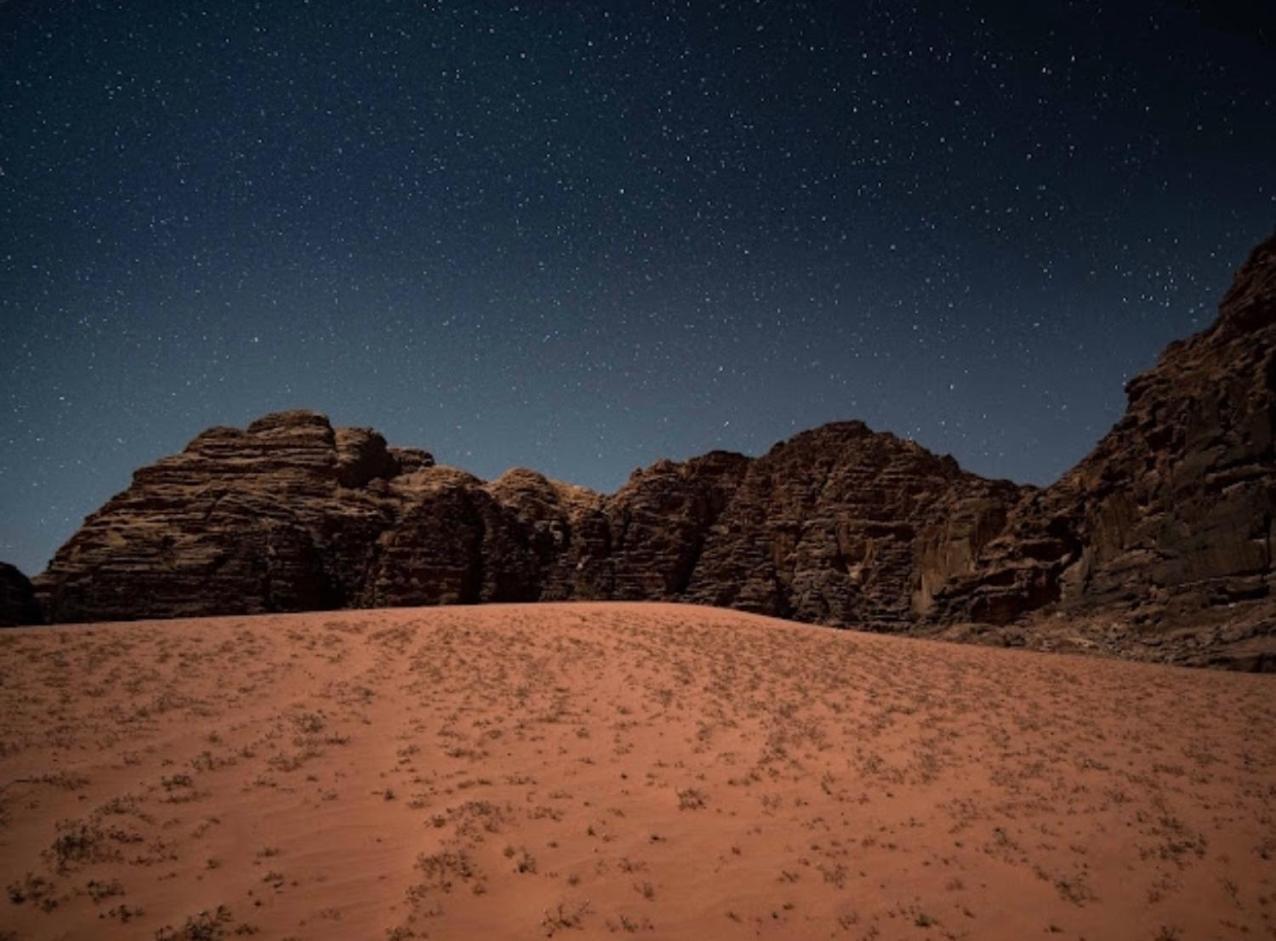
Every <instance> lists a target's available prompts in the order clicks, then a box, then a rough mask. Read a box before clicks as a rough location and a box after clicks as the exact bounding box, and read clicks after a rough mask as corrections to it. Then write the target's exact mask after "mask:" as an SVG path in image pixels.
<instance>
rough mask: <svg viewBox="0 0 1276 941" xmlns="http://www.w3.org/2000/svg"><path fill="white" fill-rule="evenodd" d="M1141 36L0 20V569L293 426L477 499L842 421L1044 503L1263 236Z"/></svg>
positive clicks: (1011, 18)
mask: <svg viewBox="0 0 1276 941" xmlns="http://www.w3.org/2000/svg"><path fill="white" fill-rule="evenodd" d="M1229 25H1230V26H1232V27H1233V28H1219V27H1218V26H1217V25H1208V26H1207V25H1203V23H1202V19H1201V17H1200V15H1199V14H1198V13H1196V12H1193V11H1192V10H1191V9H1189V8H1187V7H1185V6H1181V5H1172V4H1168V3H1141V2H1138V0H1129V2H1120V3H1115V2H1114V3H1105V4H1099V3H1059V2H1051V0H1041V2H1033V3H1018V2H1016V3H988V4H979V3H972V4H962V3H955V2H954V3H934V4H916V5H914V4H906V3H897V2H868V3H839V2H830V3H801V2H793V0H783V2H781V0H774V2H760V3H739V4H737V3H727V4H718V3H700V2H691V3H645V2H638V0H622V2H614V3H602V2H600V3H585V2H580V3H573V2H548V0H545V2H542V0H529V2H525V3H523V4H519V5H514V4H505V3H487V2H479V0H470V2H467V3H451V2H425V3H398V2H395V3H372V2H367V3H363V2H360V3H352V2H349V0H341V2H311V3H301V2H287V0H279V2H274V0H271V2H262V3H243V2H235V0H218V2H215V3H197V2H181V0H163V2H143V0H135V2H127V3H101V2H90V0H75V2H65V0H64V2H21V0H10V2H5V3H2V4H0V338H2V340H3V342H0V377H2V378H3V399H2V400H0V559H5V560H8V561H12V562H14V563H16V564H18V565H19V566H20V567H21V568H23V569H24V570H25V571H27V572H29V573H33V572H37V571H39V570H40V569H42V568H43V567H44V564H45V562H46V561H47V559H48V558H49V556H50V555H51V554H52V552H53V551H54V549H55V548H56V547H57V546H58V545H59V544H60V543H61V542H62V541H64V540H65V539H66V538H67V537H68V536H70V534H71V533H72V532H73V531H74V530H75V528H76V527H77V526H78V525H79V522H80V520H81V519H82V517H83V516H84V515H86V514H87V513H89V512H91V511H92V510H94V509H95V508H96V507H97V506H99V505H100V504H101V503H102V502H103V501H104V500H106V499H107V498H108V497H110V496H111V495H112V494H113V493H115V492H117V491H119V490H121V489H123V488H124V487H125V486H126V485H127V484H128V480H129V475H130V473H131V471H132V470H133V469H134V468H135V467H137V466H139V465H142V464H144V463H148V462H150V461H153V460H154V459H156V458H158V457H160V456H161V455H164V454H167V453H172V452H174V451H177V450H180V449H181V448H182V446H183V445H184V444H185V443H186V442H187V441H188V440H189V439H190V438H192V437H193V436H194V435H195V434H196V433H198V432H199V431H200V430H201V429H202V428H204V427H206V426H208V425H213V424H234V425H243V424H244V423H246V422H247V421H249V420H251V419H252V418H254V417H256V416H257V415H259V414H261V413H264V412H267V411H271V410H275V409H280V408H288V407H308V408H313V409H317V410H320V411H324V412H327V413H329V414H330V415H331V416H332V418H333V420H334V422H336V423H339V424H357V425H372V426H374V427H376V428H378V429H379V430H381V431H382V432H384V433H385V434H386V436H387V438H389V440H390V441H391V442H392V443H396V444H403V445H414V446H420V447H424V448H427V449H429V450H431V451H432V452H434V454H435V455H436V456H437V457H438V459H439V460H440V462H442V463H448V464H454V465H458V466H461V467H465V468H467V469H469V470H472V471H474V472H475V473H478V474H479V475H481V476H485V477H491V476H495V475H497V474H499V473H500V472H501V471H502V470H504V469H505V468H506V467H509V466H511V465H526V466H531V467H535V468H537V469H538V470H541V471H544V472H546V473H548V474H549V475H551V476H554V477H559V478H562V479H567V480H571V481H575V482H578V483H583V484H587V485H590V486H593V487H597V488H600V489H606V490H611V489H614V488H615V487H617V486H618V485H619V484H620V483H622V482H623V481H624V479H625V477H626V476H627V475H628V474H629V472H630V471H631V470H632V469H633V468H635V467H637V466H639V465H645V464H649V463H651V462H652V461H654V460H656V459H657V458H660V457H666V456H668V457H674V458H682V457H688V456H691V455H693V454H697V453H702V452H704V451H707V450H709V449H712V448H719V447H720V448H731V449H735V450H740V451H744V452H746V453H753V454H756V453H760V452H762V451H765V450H766V449H767V448H768V447H769V446H770V445H771V444H773V443H774V442H775V441H777V440H780V439H782V438H785V437H788V436H789V435H791V434H793V433H794V432H796V431H798V430H801V429H804V428H808V427H812V426H815V425H818V424H820V423H822V422H825V421H830V420H835V419H849V418H861V419H863V420H865V421H867V422H868V423H869V424H870V425H872V426H873V427H875V428H879V429H883V430H891V431H894V432H896V433H897V434H901V435H904V436H909V437H913V438H915V439H916V440H917V441H919V442H921V443H922V444H924V445H926V446H927V447H929V448H931V449H933V450H935V451H939V452H948V453H951V454H953V455H955V456H956V457H957V458H958V460H960V461H961V463H962V464H963V465H964V466H966V467H968V468H970V469H972V470H975V471H978V472H980V473H983V474H987V475H991V476H999V477H1000V476H1004V477H1010V478H1013V479H1016V480H1020V481H1032V482H1038V483H1048V482H1050V481H1051V480H1053V479H1054V478H1056V477H1057V476H1058V475H1059V474H1060V473H1061V472H1063V471H1064V470H1065V469H1067V468H1068V467H1069V466H1070V465H1071V464H1073V463H1074V462H1075V461H1077V460H1078V459H1079V458H1080V457H1081V456H1082V455H1083V454H1084V453H1085V452H1086V451H1087V450H1089V448H1090V447H1091V446H1092V445H1093V444H1094V442H1095V441H1096V440H1097V439H1098V438H1099V436H1100V435H1101V434H1102V433H1103V432H1104V431H1106V430H1107V428H1108V427H1109V426H1110V425H1111V423H1112V422H1113V421H1115V420H1116V418H1117V417H1119V415H1120V413H1121V410H1122V408H1123V406H1124V395H1123V393H1122V388H1121V386H1122V382H1123V381H1124V380H1125V379H1126V378H1128V377H1129V376H1130V375H1132V374H1133V373H1135V372H1137V371H1138V370H1140V369H1143V368H1146V367H1147V366H1149V365H1150V364H1151V363H1152V362H1153V361H1154V359H1155V356H1156V353H1157V352H1158V351H1159V350H1160V349H1161V348H1162V347H1163V346H1164V345H1165V344H1166V343H1167V342H1168V341H1169V340H1171V339H1174V338H1176V337H1179V336H1182V335H1185V334H1187V333H1189V332H1191V331H1194V330H1197V329H1199V328H1201V327H1203V326H1205V325H1206V324H1207V323H1208V322H1209V321H1210V320H1211V318H1212V317H1213V314H1214V311H1215V307H1216V304H1217V301H1218V298H1219V297H1220V295H1221V293H1222V292H1223V290H1224V289H1225V288H1226V286H1227V284H1228V282H1229V280H1230V276H1231V273H1232V271H1233V270H1234V269H1235V267H1236V266H1237V265H1238V264H1239V263H1240V262H1241V261H1242V259H1243V258H1244V256H1245V254H1246V252H1247V251H1248V250H1249V248H1250V247H1252V246H1253V245H1254V244H1255V243H1257V242H1258V241H1260V240H1261V239H1262V238H1263V237H1265V236H1266V235H1268V234H1270V232H1271V231H1272V228H1273V223H1274V222H1276V80H1274V79H1273V78H1272V76H1273V75H1274V74H1276V50H1274V49H1273V46H1272V45H1271V43H1270V42H1265V41H1264V39H1263V37H1262V36H1261V35H1259V34H1258V33H1257V32H1256V31H1255V30H1252V29H1250V30H1247V28H1246V26H1245V24H1244V23H1243V22H1242V23H1241V24H1240V26H1239V28H1236V24H1234V23H1233V24H1229V23H1227V22H1223V23H1222V24H1221V26H1222V27H1228V26H1229Z"/></svg>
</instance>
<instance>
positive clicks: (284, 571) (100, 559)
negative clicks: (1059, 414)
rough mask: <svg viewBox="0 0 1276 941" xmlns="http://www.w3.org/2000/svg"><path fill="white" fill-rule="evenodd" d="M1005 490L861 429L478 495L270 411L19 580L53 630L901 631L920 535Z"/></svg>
mask: <svg viewBox="0 0 1276 941" xmlns="http://www.w3.org/2000/svg"><path fill="white" fill-rule="evenodd" d="M1020 492H1021V488H1019V487H1016V486H1015V485H1014V484H1010V483H1008V482H1005V481H1000V482H995V481H987V480H984V479H982V478H979V477H976V476H975V475H973V474H968V473H966V472H964V471H962V470H961V469H960V468H959V467H958V466H957V464H956V462H955V461H953V460H952V458H946V457H945V458H941V457H937V456H935V455H933V454H931V453H930V452H928V451H926V450H925V449H924V448H922V447H920V446H919V445H917V444H915V443H913V442H911V441H904V440H901V439H899V438H896V437H895V436H894V435H889V434H878V433H875V432H873V431H871V430H869V429H868V427H866V426H865V425H863V424H862V423H860V422H847V423H840V424H834V425H827V426H825V427H823V428H820V429H816V430H815V431H811V432H806V433H804V434H801V435H798V436H797V437H795V438H793V439H792V440H790V441H787V442H784V443H782V444H779V445H777V446H776V447H775V448H773V449H772V450H771V451H770V452H769V453H768V454H766V455H765V456H763V457H761V458H758V459H756V460H754V459H750V458H747V457H745V456H743V455H740V454H731V453H727V452H724V451H715V452H712V453H710V454H706V455H704V456H702V457H697V458H692V459H691V460H688V461H685V462H680V463H679V462H674V461H667V460H666V461H658V462H657V463H655V464H653V465H652V466H651V467H648V468H645V469H641V470H637V471H635V472H634V473H633V474H632V475H631V477H630V479H629V481H628V482H627V483H626V484H625V485H624V486H623V487H621V488H620V490H618V491H617V492H616V493H614V494H611V495H603V494H598V493H594V492H593V491H590V490H587V489H585V488H583V487H575V486H572V485H569V484H563V483H559V482H557V481H552V480H549V479H547V478H546V477H544V476H543V475H541V474H538V473H536V472H534V471H530V470H523V469H516V470H511V471H509V472H507V473H505V474H503V475H502V476H501V477H499V478H498V479H496V480H494V481H492V482H490V483H488V482H484V481H482V480H479V479H478V478H477V477H474V476H473V475H471V474H468V473H466V472H465V471H461V470H457V469H455V468H450V467H440V466H435V464H434V461H433V459H432V458H431V457H430V456H429V455H427V454H425V453H424V452H409V451H399V450H396V449H394V448H388V447H387V446H386V444H385V441H384V439H383V438H382V437H381V436H380V435H378V434H376V433H375V432H372V431H370V430H368V429H358V428H335V429H334V428H333V427H332V426H331V424H330V423H329V422H328V419H327V418H325V417H324V416H322V415H317V414H314V413H311V412H304V411H294V412H283V413H278V414H274V415H267V416H265V417H264V418H261V419H259V420H258V421H256V422H253V423H252V424H251V425H249V426H248V427H247V428H246V429H243V430H240V429H235V428H224V427H219V428H212V429H209V430H208V431H205V432H203V433H202V434H200V435H199V436H197V437H196V438H195V439H194V440H193V441H192V442H191V443H190V444H189V445H188V446H187V447H186V449H185V450H184V451H182V453H181V454H177V455H174V456H172V457H167V458H164V459H162V460H160V461H158V462H157V463H155V464H153V465H151V466H150V467H146V468H143V469H141V470H139V471H137V473H136V474H134V477H133V484H132V486H131V487H129V489H128V490H126V491H125V492H124V493H121V494H119V495H118V496H116V497H115V498H113V499H112V500H111V501H110V502H108V503H107V504H106V506H104V507H103V508H102V509H101V510H99V511H98V512H97V513H95V514H93V515H92V516H91V517H89V518H88V519H87V520H86V521H85V524H84V526H83V527H82V528H81V529H80V531H79V532H78V533H76V534H75V536H74V537H72V539H71V540H70V541H69V542H68V543H67V544H66V545H65V546H63V547H62V548H61V549H60V550H59V551H58V553H57V555H56V556H55V557H54V559H53V562H52V564H51V565H50V566H49V568H48V570H47V571H46V572H45V573H44V574H43V575H41V576H39V577H38V578H37V579H36V584H37V590H38V595H39V598H40V600H41V603H42V605H43V607H44V610H45V611H46V612H47V614H48V617H49V619H50V620H53V621H75V620H110V619H115V618H131V617H143V616H145V617H178V616H188V615H196V614H214V613H218V614H225V613H253V612H262V611H290V610H307V609H318V608H330V607H341V606H359V607H370V606H398V605H424V604H471V603H479V602H488V601H536V600H541V599H546V600H549V599H572V598H578V599H627V600H643V599H682V600H691V601H699V602H705V603H710V604H720V605H729V606H734V607H738V608H744V609H747V610H754V611H762V612H768V613H774V614H781V615H784V616H788V617H793V618H797V619H801V620H810V621H819V622H822V623H826V624H834V625H843V626H846V625H870V626H875V627H884V628H896V629H898V628H899V627H900V626H902V625H904V624H906V623H908V622H909V621H910V620H911V619H912V618H913V616H914V612H913V598H914V596H915V595H916V594H917V591H916V587H917V586H916V585H915V582H916V581H917V572H918V568H917V564H918V560H919V557H918V555H917V551H916V550H917V545H918V538H917V537H918V534H919V533H920V532H922V531H925V530H927V529H928V528H932V527H934V526H935V525H937V524H938V523H939V522H940V521H942V520H945V519H954V518H958V517H961V516H962V514H975V515H978V514H979V513H981V512H986V513H989V514H992V516H994V517H997V518H1004V515H1005V513H1006V511H1007V509H1008V507H1009V506H1010V505H1011V504H1013V503H1014V502H1015V500H1017V499H1018V496H1019V494H1020ZM959 542H960V540H959V537H958V536H957V535H956V533H955V532H954V534H952V536H951V538H950V539H949V544H950V549H949V551H952V550H951V546H955V545H957V544H959ZM971 551H973V550H971Z"/></svg>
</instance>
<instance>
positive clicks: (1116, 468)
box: [928, 238, 1276, 667]
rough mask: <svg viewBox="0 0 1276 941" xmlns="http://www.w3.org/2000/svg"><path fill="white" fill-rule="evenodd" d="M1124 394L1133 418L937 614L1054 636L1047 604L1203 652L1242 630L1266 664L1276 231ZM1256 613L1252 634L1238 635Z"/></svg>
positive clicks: (968, 565)
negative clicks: (1196, 329)
mask: <svg viewBox="0 0 1276 941" xmlns="http://www.w3.org/2000/svg"><path fill="white" fill-rule="evenodd" d="M1126 392H1127V396H1128V399H1129V405H1128V407H1127V410H1126V413H1125V416H1124V417H1123V418H1122V419H1121V420H1120V421H1119V422H1118V423H1117V424H1116V426H1115V427H1114V428H1113V429H1112V430H1111V431H1110V432H1109V433H1108V434H1107V435H1106V436H1105V437H1104V438H1103V440H1102V441H1100V442H1099V444H1098V446H1097V447H1095V449H1094V450H1093V451H1092V452H1091V453H1090V454H1089V455H1088V456H1087V457H1086V458H1085V459H1084V460H1083V461H1081V463H1080V464H1078V465H1077V466H1076V467H1075V468H1073V470H1071V471H1070V472H1068V473H1067V474H1066V475H1064V477H1063V478H1062V479H1061V480H1060V481H1059V482H1058V483H1056V484H1054V485H1053V486H1051V487H1049V488H1046V489H1045V490H1041V491H1035V492H1028V493H1026V494H1025V495H1024V497H1023V499H1022V500H1021V501H1020V502H1019V503H1018V504H1017V505H1016V506H1015V507H1014V508H1013V509H1012V511H1011V512H1010V514H1009V516H1008V519H1007V521H1006V524H1005V526H1004V527H1003V528H1002V530H1001V531H1000V532H999V533H997V534H996V535H995V536H994V537H993V538H991V539H988V540H986V541H985V542H984V544H983V547H982V549H981V550H980V551H979V552H978V553H976V554H975V555H974V556H973V557H972V558H969V559H965V560H963V561H962V562H961V564H959V565H957V566H956V567H955V568H954V569H953V570H952V571H951V572H950V574H949V577H948V578H947V579H945V580H943V582H942V584H941V585H940V586H939V587H938V588H937V589H936V591H935V592H934V594H935V600H934V603H933V605H932V607H931V609H930V611H929V612H928V614H929V615H930V616H931V617H932V618H933V619H934V620H937V621H944V622H954V621H992V622H996V623H1009V622H1011V621H1022V620H1024V619H1025V618H1027V619H1028V620H1030V621H1036V622H1038V623H1037V624H1036V627H1035V629H1034V631H1031V632H1030V636H1031V634H1032V633H1036V634H1042V633H1044V634H1049V633H1050V632H1049V631H1048V630H1046V629H1045V626H1044V625H1042V624H1041V623H1039V622H1040V618H1039V617H1036V618H1034V615H1039V614H1042V613H1045V614H1048V615H1050V616H1051V617H1052V618H1054V619H1055V620H1059V619H1060V618H1062V619H1063V620H1064V621H1065V622H1066V623H1069V624H1074V625H1075V624H1088V625H1091V626H1092V628H1093V630H1092V631H1091V633H1094V632H1098V633H1099V634H1101V635H1103V636H1104V637H1107V636H1109V635H1111V634H1112V633H1113V632H1116V633H1117V634H1119V635H1120V637H1121V638H1122V640H1121V644H1122V645H1123V646H1124V647H1125V648H1126V649H1128V650H1134V649H1135V648H1138V647H1147V648H1150V651H1145V652H1149V653H1150V654H1151V655H1160V654H1162V653H1165V654H1166V656H1167V657H1168V658H1170V659H1177V660H1181V661H1183V662H1192V663H1195V662H1211V660H1212V659H1213V658H1216V657H1217V656H1220V653H1219V650H1218V648H1219V645H1220V644H1222V645H1224V646H1226V644H1228V643H1239V642H1241V641H1244V642H1245V643H1244V645H1243V646H1244V653H1243V654H1242V657H1243V659H1244V661H1245V662H1246V663H1250V665H1255V666H1258V665H1262V664H1261V663H1251V661H1253V660H1254V657H1255V656H1256V655H1257V654H1256V653H1255V651H1256V645H1255V644H1254V643H1252V641H1253V640H1254V638H1255V637H1256V636H1264V635H1265V636H1269V637H1270V636H1272V635H1276V618H1274V617H1273V616H1274V615H1276V604H1273V603H1272V600H1271V599H1272V597H1273V589H1274V588H1276V573H1274V572H1273V568H1272V530H1273V517H1274V516H1276V450H1274V447H1273V443H1274V441H1276V238H1273V239H1269V240H1268V241H1267V242H1265V243H1264V244H1262V245H1261V246H1259V247H1258V248H1257V249H1256V250H1255V251H1254V252H1253V253H1252V255H1251V256H1250V258H1249V260H1248V261H1247V262H1246V263H1245V265H1244V266H1243V267H1242V268H1241V270H1240V271H1239V272H1238V274H1237V276H1236V280H1235V283H1234V285H1233V286H1232V288H1231V290H1229V291H1228V292H1227V294H1226V296H1225V297H1224V298H1223V301H1222V303H1221V305H1220V308H1219V316H1218V318H1217V320H1216V321H1215V322H1214V323H1213V325H1212V326H1210V327H1209V328H1208V329H1207V330H1205V331H1203V332H1202V333H1199V334H1197V335H1196V336H1193V337H1191V338H1189V339H1187V340H1183V341H1179V342H1176V343H1173V344H1171V345H1170V346H1169V347H1168V348H1167V349H1166V350H1165V352H1164V353H1163V354H1162V355H1161V357H1160V359H1159V361H1158V362H1157V364H1156V365H1155V366H1154V367H1153V368H1152V369H1150V370H1148V371H1147V372H1145V373H1142V374H1141V375H1139V376H1136V377H1135V378H1134V379H1132V380H1131V381H1130V382H1129V383H1128V384H1127V386H1126ZM931 539H932V540H933V541H935V542H937V543H941V544H942V542H943V537H942V534H937V535H932V536H931ZM1242 622H1243V623H1244V624H1246V625H1247V627H1246V628H1245V629H1244V630H1243V631H1242V633H1243V634H1244V635H1245V636H1243V637H1235V636H1233V637H1230V638H1229V632H1230V634H1235V630H1236V627H1235V626H1236V625H1237V624H1241V623H1242ZM1229 625H1230V627H1229ZM1260 646H1261V645H1260ZM1166 648H1169V649H1166ZM1270 650H1271V653H1276V645H1273V646H1272V647H1271V648H1270ZM1224 659H1225V657H1224ZM1260 659H1261V657H1260ZM1273 666H1274V667H1276V664H1273Z"/></svg>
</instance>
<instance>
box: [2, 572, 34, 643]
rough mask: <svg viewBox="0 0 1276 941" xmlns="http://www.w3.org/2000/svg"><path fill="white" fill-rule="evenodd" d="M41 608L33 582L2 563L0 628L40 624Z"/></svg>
mask: <svg viewBox="0 0 1276 941" xmlns="http://www.w3.org/2000/svg"><path fill="white" fill-rule="evenodd" d="M40 621H41V614H40V608H39V606H38V605H37V604H36V601H35V593H34V592H33V591H32V589H31V582H30V581H28V580H27V577H26V576H25V575H23V574H22V573H21V572H20V571H18V570H17V569H16V568H14V567H13V566H12V565H9V564H8V563H5V562H0V627H16V626H18V625H21V624H39V623H40Z"/></svg>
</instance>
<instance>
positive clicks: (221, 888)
mask: <svg viewBox="0 0 1276 941" xmlns="http://www.w3.org/2000/svg"><path fill="white" fill-rule="evenodd" d="M0 696H2V697H3V701H2V709H3V712H2V715H3V718H2V719H0V880H2V881H3V884H4V885H5V886H6V888H7V893H6V894H7V898H5V899H3V900H0V937H3V938H13V939H27V938H41V939H43V938H49V939H55V938H75V939H80V938H103V939H109V938H129V939H135V938H147V939H150V938H155V939H168V941H171V939H214V938H234V937H240V936H254V937H260V938H295V939H319V938H333V939H356V941H357V939H409V938H436V939H437V938H467V939H468V938H485V939H487V938H520V939H522V938H536V937H610V936H625V935H636V936H639V937H650V938H688V939H691V938H695V939H704V938H755V937H761V938H848V939H874V938H877V939H890V938H974V939H999V938H1013V939H1023V938H1034V937H1043V936H1045V937H1059V938H1073V939H1076V938H1086V939H1091V941H1098V939H1108V938H1119V939H1147V941H1154V939H1155V941H1170V939H1182V941H1189V939H1206V938H1239V937H1252V938H1273V937H1276V736H1274V735H1273V734H1272V730H1273V729H1276V677H1270V676H1267V677H1264V676H1253V675H1240V674H1227V673H1218V672H1204V671H1190V670H1183V669H1176V668H1170V667H1160V666H1150V665H1144V664H1134V663H1125V662H1118V661H1111V660H1101V659H1096V658H1079V657H1070V656H1062V655H1050V654H1039V653H1028V652H1022V651H1008V650H994V649H987V648H977V647H966V646H958V645H951V644H944V643H940V642H933V641H923V640H913V639H906V638H897V637H885V636H876V635H869V634H860V633H853V632H842V631H833V630H829V629H826V628H817V627H807V626H801V625H793V624H789V623H786V622H783V621H778V620H773V619H769V618H763V617H755V616H750V615H745V614H740V613H735V612H729V611H721V610H715V609H709V608H700V607H686V606H679V605H665V604H619V603H608V604H561V605H553V604H545V605H508V606H507V605H493V606H485V607H477V608H476V607H457V608H432V609H397V610H380V611H339V612H322V613H313V614H292V615H271V616H260V617H221V618H207V619H196V620H184V621H149V622H135V623H125V624H111V625H83V626H75V627H60V628H30V629H19V630H10V631H6V632H4V633H3V634H2V635H0Z"/></svg>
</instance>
